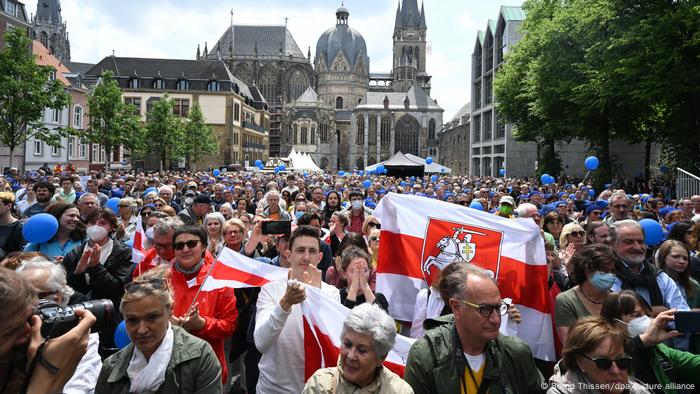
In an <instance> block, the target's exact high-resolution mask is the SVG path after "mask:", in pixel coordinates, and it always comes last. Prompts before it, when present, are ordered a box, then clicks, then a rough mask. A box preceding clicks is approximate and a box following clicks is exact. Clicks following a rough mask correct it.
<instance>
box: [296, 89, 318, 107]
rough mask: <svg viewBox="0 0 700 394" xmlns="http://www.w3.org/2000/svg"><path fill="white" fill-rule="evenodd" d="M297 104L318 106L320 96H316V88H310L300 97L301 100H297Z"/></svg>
mask: <svg viewBox="0 0 700 394" xmlns="http://www.w3.org/2000/svg"><path fill="white" fill-rule="evenodd" d="M296 102H297V103H299V104H301V103H309V104H316V103H317V102H318V94H316V91H315V90H314V88H312V87H311V86H309V87H308V88H307V89H306V91H305V92H304V93H302V94H301V96H299V98H297V99H296Z"/></svg>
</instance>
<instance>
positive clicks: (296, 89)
mask: <svg viewBox="0 0 700 394" xmlns="http://www.w3.org/2000/svg"><path fill="white" fill-rule="evenodd" d="M308 87H309V78H307V77H306V75H305V74H304V73H303V72H301V71H300V70H294V72H292V74H291V75H290V76H289V82H288V83H287V100H288V101H292V100H296V99H298V98H299V96H301V95H302V94H303V93H304V91H306V89H307V88H308Z"/></svg>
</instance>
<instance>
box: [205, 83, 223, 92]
mask: <svg viewBox="0 0 700 394" xmlns="http://www.w3.org/2000/svg"><path fill="white" fill-rule="evenodd" d="M220 89H221V86H220V85H219V81H213V80H212V81H209V83H207V91H209V92H218V91H219V90H220Z"/></svg>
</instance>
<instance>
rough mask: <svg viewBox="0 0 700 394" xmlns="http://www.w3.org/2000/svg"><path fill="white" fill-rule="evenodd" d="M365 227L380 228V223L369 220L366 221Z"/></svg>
mask: <svg viewBox="0 0 700 394" xmlns="http://www.w3.org/2000/svg"><path fill="white" fill-rule="evenodd" d="M367 227H374V228H378V229H381V228H382V225H381V224H379V223H374V222H370V223H367Z"/></svg>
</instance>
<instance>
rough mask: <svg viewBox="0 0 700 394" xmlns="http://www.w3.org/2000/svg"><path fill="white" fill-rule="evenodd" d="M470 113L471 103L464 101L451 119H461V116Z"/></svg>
mask: <svg viewBox="0 0 700 394" xmlns="http://www.w3.org/2000/svg"><path fill="white" fill-rule="evenodd" d="M470 113H471V103H466V104H464V105H463V106H462V108H460V109H459V111H457V113H456V114H455V116H454V117H452V120H461V119H462V117H464V116H468V115H469V114H470Z"/></svg>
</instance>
